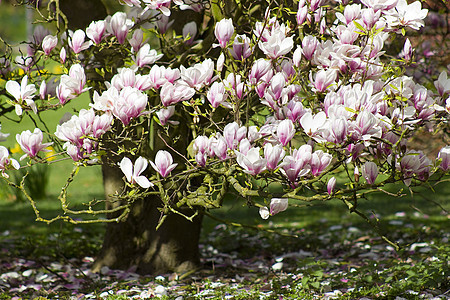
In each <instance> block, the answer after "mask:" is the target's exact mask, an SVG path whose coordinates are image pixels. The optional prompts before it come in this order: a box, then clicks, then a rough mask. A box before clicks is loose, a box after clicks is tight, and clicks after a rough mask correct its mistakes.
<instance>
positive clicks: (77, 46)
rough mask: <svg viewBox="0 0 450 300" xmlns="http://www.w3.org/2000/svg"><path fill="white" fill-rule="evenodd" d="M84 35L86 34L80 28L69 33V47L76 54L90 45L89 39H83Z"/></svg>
mask: <svg viewBox="0 0 450 300" xmlns="http://www.w3.org/2000/svg"><path fill="white" fill-rule="evenodd" d="M85 37H86V34H85V33H84V31H83V30H81V29H78V30H76V31H75V32H74V33H72V34H71V35H70V39H69V47H70V49H72V51H73V52H75V53H76V54H78V53H80V52H81V51H83V50H86V49H88V48H89V47H90V46H91V45H92V42H91V41H88V42H85V41H84V38H85Z"/></svg>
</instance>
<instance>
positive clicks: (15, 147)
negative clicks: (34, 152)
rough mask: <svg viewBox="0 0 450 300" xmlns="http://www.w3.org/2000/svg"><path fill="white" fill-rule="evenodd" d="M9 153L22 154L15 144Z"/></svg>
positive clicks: (18, 146)
mask: <svg viewBox="0 0 450 300" xmlns="http://www.w3.org/2000/svg"><path fill="white" fill-rule="evenodd" d="M11 153H12V154H14V153H23V151H22V148H20V145H19V144H17V143H16V144H15V145H14V148H11Z"/></svg>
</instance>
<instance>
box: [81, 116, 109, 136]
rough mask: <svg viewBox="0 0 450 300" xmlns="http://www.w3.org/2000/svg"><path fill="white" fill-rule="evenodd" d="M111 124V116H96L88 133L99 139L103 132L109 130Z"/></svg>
mask: <svg viewBox="0 0 450 300" xmlns="http://www.w3.org/2000/svg"><path fill="white" fill-rule="evenodd" d="M80 112H81V111H80ZM112 122H113V116H112V115H110V114H103V115H101V116H99V115H96V116H95V117H94V121H93V122H92V127H91V132H89V134H92V136H93V137H94V138H99V137H101V136H102V135H103V134H105V132H107V131H108V130H110V129H111V123H112Z"/></svg>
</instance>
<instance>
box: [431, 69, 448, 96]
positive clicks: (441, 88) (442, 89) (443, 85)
mask: <svg viewBox="0 0 450 300" xmlns="http://www.w3.org/2000/svg"><path fill="white" fill-rule="evenodd" d="M434 86H435V87H436V89H437V91H438V93H439V95H440V96H441V97H442V96H444V94H445V93H448V92H450V78H447V72H445V71H442V72H441V74H439V78H438V80H436V81H435V82H434Z"/></svg>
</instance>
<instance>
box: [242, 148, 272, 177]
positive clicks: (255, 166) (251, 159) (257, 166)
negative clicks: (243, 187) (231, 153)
mask: <svg viewBox="0 0 450 300" xmlns="http://www.w3.org/2000/svg"><path fill="white" fill-rule="evenodd" d="M235 153H236V161H237V163H238V164H239V165H240V166H241V167H242V168H243V169H244V172H245V173H247V174H250V175H253V176H256V175H258V174H259V173H261V172H262V171H264V170H265V169H266V165H267V160H266V159H265V158H262V157H261V156H260V155H259V147H256V148H251V149H250V150H248V152H247V154H245V155H244V154H242V153H240V152H238V151H235Z"/></svg>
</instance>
